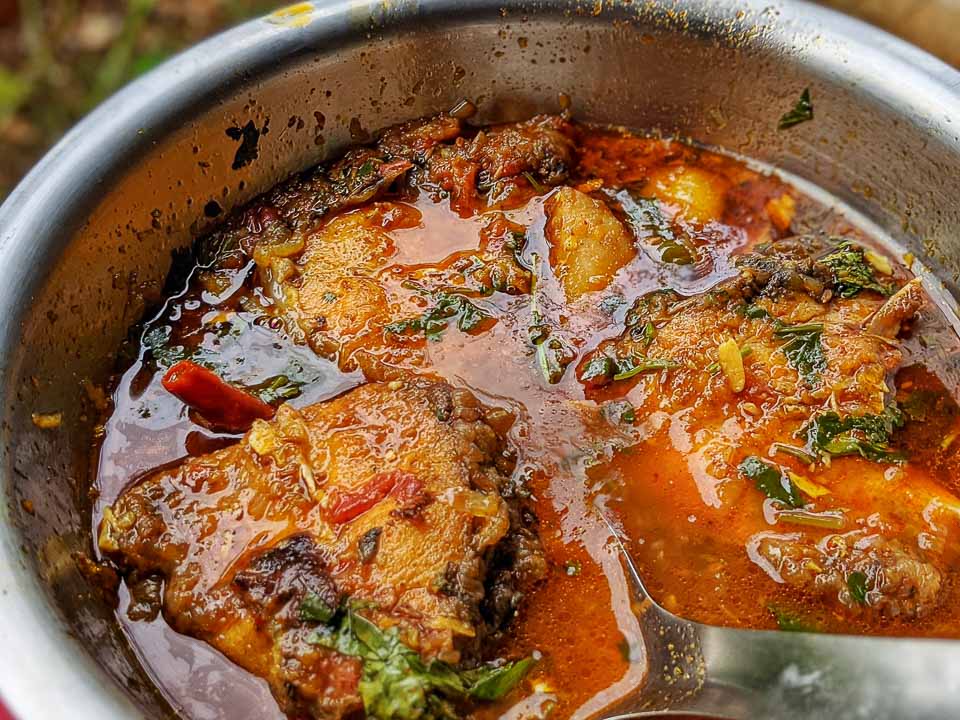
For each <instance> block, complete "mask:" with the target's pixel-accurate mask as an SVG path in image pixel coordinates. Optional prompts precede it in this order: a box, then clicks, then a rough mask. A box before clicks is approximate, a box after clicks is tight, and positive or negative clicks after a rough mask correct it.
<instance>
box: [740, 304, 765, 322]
mask: <svg viewBox="0 0 960 720" xmlns="http://www.w3.org/2000/svg"><path fill="white" fill-rule="evenodd" d="M743 314H744V315H746V316H747V317H748V318H750V319H751V320H760V319H761V318H768V317H770V313H768V312H767V311H766V310H764V309H763V308H762V307H760V306H759V305H754V304H752V303H750V304H747V305H744V306H743Z"/></svg>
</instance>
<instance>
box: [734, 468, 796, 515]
mask: <svg viewBox="0 0 960 720" xmlns="http://www.w3.org/2000/svg"><path fill="white" fill-rule="evenodd" d="M739 470H740V472H741V474H743V475H745V476H746V477H748V478H750V479H751V480H753V482H754V484H756V486H757V489H758V490H762V491H763V492H764V493H765V494H766V496H767V497H768V498H772V499H773V500H776V501H778V502H780V503H782V504H784V505H788V506H789V507H795V508H797V507H803V504H804V503H803V497H802V496H801V495H800V493H799V492H798V491H797V488H796V487H794V485H793V482H792V481H791V480H790V478H789V477H787V476H786V475H785V474H784V473H782V472H781V471H780V468H778V467H775V466H773V465H770V464H769V463H765V462H764V461H763V460H761V459H760V458H758V457H757V456H756V455H750V456H748V457H746V458H744V460H743V462H741V463H740V466H739Z"/></svg>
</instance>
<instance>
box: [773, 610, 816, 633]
mask: <svg viewBox="0 0 960 720" xmlns="http://www.w3.org/2000/svg"><path fill="white" fill-rule="evenodd" d="M767 609H768V610H769V611H770V613H771V614H772V615H773V617H774V619H776V621H777V627H778V628H779V629H780V630H783V631H784V632H819V628H817V626H816V625H815V624H814V623H812V622H810V621H808V620H807V619H806V618H803V617H801V616H800V615H799V614H798V613H796V612H793V611H792V610H788V609H787V608H783V607H780V606H779V605H769V606H767Z"/></svg>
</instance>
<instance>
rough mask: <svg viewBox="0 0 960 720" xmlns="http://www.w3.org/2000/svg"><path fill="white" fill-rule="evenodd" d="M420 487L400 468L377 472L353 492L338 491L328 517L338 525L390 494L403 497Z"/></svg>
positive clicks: (359, 514) (357, 515)
mask: <svg viewBox="0 0 960 720" xmlns="http://www.w3.org/2000/svg"><path fill="white" fill-rule="evenodd" d="M422 487H423V486H422V485H421V483H420V481H419V480H417V478H416V477H415V476H413V475H411V474H410V473H408V472H404V471H402V470H391V471H390V472H385V473H379V474H377V475H374V476H373V478H372V479H371V480H370V481H369V482H367V484H366V485H364V486H363V487H362V488H360V489H359V490H356V491H355V492H347V493H338V494H337V495H336V496H335V497H334V499H333V502H332V503H331V505H330V519H331V520H333V522H335V523H337V524H338V525H339V524H342V523H345V522H350V521H351V520H353V519H354V518H357V517H360V516H361V515H363V513H365V512H366V511H367V510H369V509H370V508H372V507H373V506H374V505H376V504H377V503H378V502H380V501H381V500H383V499H384V498H386V497H387V496H388V495H390V494H395V495H397V496H399V497H401V499H405V498H407V497H408V496H410V495H412V494H418V493H419V492H420V490H421V489H422Z"/></svg>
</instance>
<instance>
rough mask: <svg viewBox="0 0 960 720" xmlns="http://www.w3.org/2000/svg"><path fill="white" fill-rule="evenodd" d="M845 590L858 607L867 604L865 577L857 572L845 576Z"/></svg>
mask: <svg viewBox="0 0 960 720" xmlns="http://www.w3.org/2000/svg"><path fill="white" fill-rule="evenodd" d="M847 589H848V590H850V597H852V598H853V599H854V601H855V602H856V603H857V604H858V605H866V604H867V576H866V574H864V573H862V572H860V571H859V570H858V571H855V572H852V573H850V574H849V575H847Z"/></svg>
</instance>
